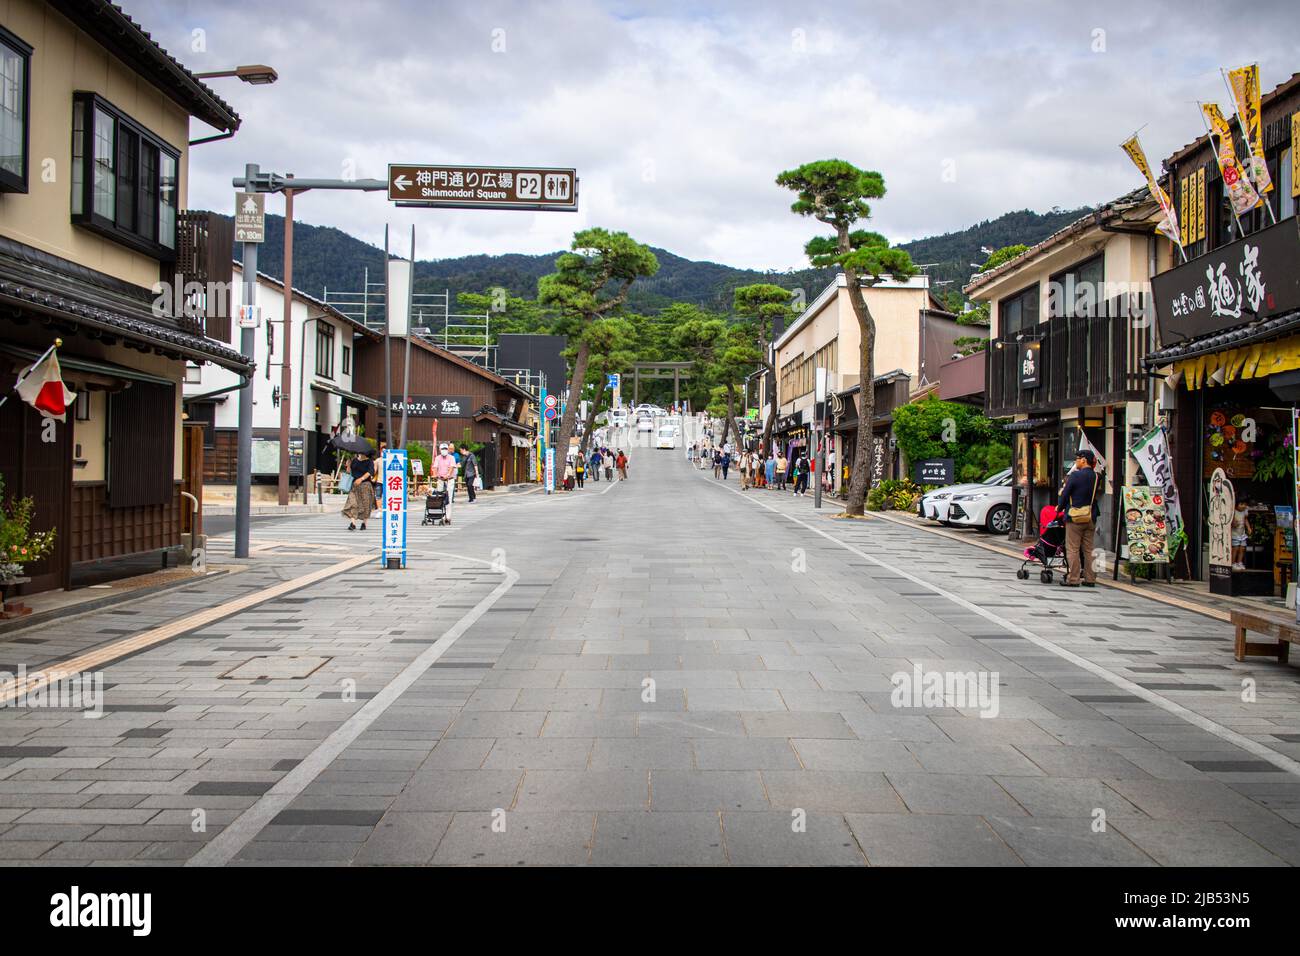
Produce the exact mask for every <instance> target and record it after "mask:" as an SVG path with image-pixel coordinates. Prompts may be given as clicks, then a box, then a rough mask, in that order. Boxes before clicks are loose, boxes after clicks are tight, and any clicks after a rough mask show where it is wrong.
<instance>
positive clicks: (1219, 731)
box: [720, 485, 1300, 777]
mask: <svg viewBox="0 0 1300 956" xmlns="http://www.w3.org/2000/svg"><path fill="white" fill-rule="evenodd" d="M720 487H724V488H726V490H727V491H730V492H731V493H732V494H734V495H740V497H741V498H743V499H745V500H746V501H753V502H754V503H755V504H758V505H760V506H761V507H763V508H766V509H767V510H768V511H771V512H772V513H773V514H777V515H780V516H781V517H783V518H788V519H789V520H791V521H793V522H794V523H795V524H797V525H801V526H803V527H804V528H807V529H808V530H809V531H812V532H813V533H815V534H819V535H821V536H822V537H823V538H825V539H826V540H828V541H834V542H835V543H836V544H838V545H839V546H840V547H842V548H844V549H845V550H848V551H852V552H853V553H854V554H856V555H858V556H859V557H861V558H865V559H866V560H868V561H870V562H871V563H872V564H874V565H876V566H877V567H880V568H884V569H885V570H886V571H890V572H892V573H894V574H897V575H900V576H902V577H904V578H906V579H907V580H909V581H911V582H912V583H913V584H919V585H921V587H923V588H927V589H928V590H930V591H933V592H934V593H935V594H938V595H940V596H942V597H945V598H947V599H948V600H949V601H952V602H953V603H954V604H956V605H958V606H960V607H964V608H966V609H967V610H969V611H974V612H975V613H976V614H978V615H979V616H980V617H982V618H985V619H986V620H989V621H992V622H993V623H994V624H997V625H998V626H999V627H1004V628H1006V629H1007V630H1008V631H1011V632H1012V633H1013V634H1017V635H1019V636H1020V637H1023V638H1024V639H1025V640H1027V641H1029V642H1030V643H1032V644H1036V645H1038V646H1039V647H1041V648H1043V649H1044V650H1047V651H1051V652H1052V653H1053V654H1055V655H1056V656H1058V657H1060V658H1063V659H1064V660H1067V661H1069V662H1070V663H1071V664H1074V665H1075V666H1077V667H1082V668H1083V669H1084V670H1086V671H1088V673H1090V674H1095V675H1096V676H1097V677H1100V678H1102V679H1103V680H1105V681H1107V682H1109V683H1111V684H1114V685H1115V686H1116V687H1118V688H1120V689H1122V690H1124V691H1126V692H1127V693H1130V694H1133V695H1134V696H1136V697H1141V698H1142V699H1143V700H1145V701H1147V702H1148V703H1151V704H1155V705H1156V706H1157V707H1159V708H1161V709H1162V710H1165V711H1168V712H1169V713H1171V714H1176V715H1177V716H1179V717H1181V718H1183V719H1184V720H1186V721H1187V722H1188V723H1190V724H1193V725H1195V726H1197V727H1199V728H1200V729H1201V730H1205V731H1208V732H1209V733H1212V734H1214V735H1215V736H1216V737H1219V738H1221V739H1223V740H1226V741H1228V742H1229V743H1232V744H1235V745H1236V746H1238V747H1240V748H1241V749H1242V750H1245V751H1247V752H1249V753H1252V754H1254V755H1255V756H1256V757H1259V758H1260V759H1262V760H1267V761H1268V762H1269V763H1271V764H1273V766H1275V767H1277V768H1279V769H1280V770H1285V771H1286V772H1287V773H1290V774H1294V775H1296V776H1298V777H1300V762H1298V761H1295V760H1292V759H1291V758H1290V757H1287V756H1285V755H1283V754H1280V753H1278V752H1277V751H1275V750H1272V749H1270V748H1269V747H1267V746H1265V745H1264V744H1261V743H1259V742H1258V741H1255V740H1251V739H1250V738H1249V737H1245V736H1242V735H1241V734H1239V733H1237V732H1236V731H1235V730H1232V729H1230V728H1228V727H1225V726H1223V725H1222V724H1220V723H1216V722H1215V721H1213V720H1210V718H1208V717H1205V716H1203V715H1201V714H1198V713H1196V712H1195V711H1193V710H1188V709H1187V708H1186V707H1184V706H1183V705H1182V704H1176V703H1174V702H1173V701H1172V700H1170V699H1169V698H1167V697H1161V696H1160V695H1159V694H1157V693H1155V692H1154V691H1152V690H1148V689H1147V688H1145V687H1143V686H1141V685H1140V684H1135V683H1134V682H1133V681H1131V680H1129V679H1128V678H1126V677H1120V676H1119V675H1118V674H1114V673H1112V672H1110V671H1108V670H1106V668H1104V667H1102V666H1101V665H1100V664H1096V663H1094V662H1093V661H1090V660H1088V659H1086V658H1083V657H1080V656H1079V655H1078V654H1076V653H1074V652H1073V651H1070V650H1067V649H1065V648H1064V647H1060V646H1059V645H1057V644H1055V643H1053V642H1052V641H1049V640H1048V639H1047V638H1045V637H1040V636H1039V635H1038V634H1035V633H1034V632H1033V631H1030V630H1028V629H1027V628H1023V627H1021V626H1020V625H1019V624H1016V623H1014V622H1012V621H1008V620H1007V619H1006V618H1004V617H1001V616H1000V615H998V614H994V613H993V612H992V611H989V610H987V609H985V608H982V607H980V606H979V605H978V604H972V603H971V602H970V601H967V600H966V599H965V598H963V597H959V596H958V595H956V594H953V593H952V592H951V591H948V590H946V589H944V588H941V587H939V585H937V584H931V583H930V582H929V581H925V580H922V579H921V578H918V577H917V576H916V575H915V574H912V573H910V572H908V571H904V570H903V569H902V568H898V567H895V566H894V565H892V564H889V563H888V562H886V561H881V560H880V559H879V558H877V557H874V556H873V555H870V554H867V552H865V551H863V550H862V549H860V548H855V547H854V546H853V545H851V544H848V543H847V542H844V541H841V540H840V539H839V538H837V537H835V536H834V535H832V534H829V533H828V532H826V531H823V530H822V529H821V528H815V527H813V526H812V525H810V524H809V523H808V522H806V521H804V520H802V519H801V518H796V517H794V516H793V515H788V514H786V513H785V512H784V511H781V510H779V509H777V508H773V507H772V506H771V505H769V504H766V503H764V502H763V501H760V500H758V499H757V498H754V497H752V496H750V495H746V494H745V493H744V492H741V491H737V490H736V489H735V488H730V487H727V486H725V485H723V486H720Z"/></svg>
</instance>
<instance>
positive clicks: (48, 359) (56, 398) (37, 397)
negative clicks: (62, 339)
mask: <svg viewBox="0 0 1300 956" xmlns="http://www.w3.org/2000/svg"><path fill="white" fill-rule="evenodd" d="M14 390H15V391H16V392H17V393H18V395H19V397H20V398H22V400H23V401H24V402H26V403H27V404H28V405H30V406H32V408H34V409H36V410H37V411H38V412H40V413H41V414H42V415H46V416H48V417H49V418H53V419H56V420H57V421H61V422H64V421H67V415H66V412H67V410H68V406H69V405H71V404H72V402H73V399H75V398H76V397H77V395H76V393H75V392H73V391H70V390H69V389H68V387H67V386H66V385H64V384H63V373H62V371H61V370H60V369H59V359H58V356H56V355H55V354H54V349H50V351H49V354H48V355H46V356H45V358H43V359H41V360H40V361H39V362H37V363H36V364H35V365H33V366H32V367H31V368H29V369H28V370H27V371H26V372H24V373H23V376H22V378H21V379H20V380H19V381H18V384H17V385H15V386H14Z"/></svg>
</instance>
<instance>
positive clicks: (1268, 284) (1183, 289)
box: [1151, 216, 1300, 346]
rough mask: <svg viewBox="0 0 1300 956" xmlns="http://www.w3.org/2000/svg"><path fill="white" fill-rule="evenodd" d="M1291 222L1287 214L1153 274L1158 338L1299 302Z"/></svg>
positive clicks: (1174, 338)
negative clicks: (1280, 219) (1240, 236)
mask: <svg viewBox="0 0 1300 956" xmlns="http://www.w3.org/2000/svg"><path fill="white" fill-rule="evenodd" d="M1297 223H1300V217H1297V216H1292V217H1291V218H1289V219H1284V220H1282V222H1279V223H1277V224H1276V225H1273V226H1269V227H1268V228H1266V229H1260V230H1259V231H1258V232H1254V233H1251V234H1250V235H1249V236H1246V237H1244V238H1242V239H1238V240H1237V241H1236V242H1231V243H1228V244H1227V245H1226V246H1221V247H1220V248H1218V249H1215V250H1213V251H1212V252H1207V253H1206V254H1205V255H1203V256H1199V257H1197V258H1195V259H1193V260H1192V261H1191V262H1187V263H1184V264H1183V265H1181V266H1178V267H1177V268H1175V269H1170V270H1168V271H1167V272H1162V273H1161V274H1160V275H1158V276H1155V277H1154V278H1153V279H1152V280H1151V292H1152V296H1153V297H1154V299H1155V306H1156V325H1157V327H1158V329H1159V331H1160V340H1161V341H1162V342H1163V343H1164V344H1165V345H1166V346H1168V345H1173V344H1176V343H1178V342H1181V341H1183V340H1184V339H1189V338H1194V337H1195V336H1198V335H1205V334H1207V333H1209V332H1217V331H1219V330H1220V329H1228V328H1232V327H1234V326H1238V325H1244V324H1246V323H1247V322H1253V321H1255V320H1256V319H1264V318H1268V317H1269V316H1273V315H1278V314H1280V313H1282V312H1288V311H1291V310H1293V309H1296V308H1300V266H1298V265H1297V263H1300V232H1298V231H1297Z"/></svg>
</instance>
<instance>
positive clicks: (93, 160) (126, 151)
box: [72, 92, 180, 262]
mask: <svg viewBox="0 0 1300 956" xmlns="http://www.w3.org/2000/svg"><path fill="white" fill-rule="evenodd" d="M179 164H180V152H179V150H177V149H175V148H174V147H172V146H171V145H169V144H168V143H166V142H165V141H164V140H162V139H161V138H160V137H159V136H157V135H156V134H154V133H152V132H150V131H149V130H148V129H146V128H145V127H143V126H141V125H140V124H139V123H137V122H136V121H135V120H133V119H131V118H130V117H129V116H127V115H126V114H125V113H123V112H121V111H120V110H118V109H117V108H116V107H115V106H113V105H112V104H111V103H109V102H108V101H107V100H105V99H104V98H103V97H101V96H99V95H98V94H96V93H87V92H78V93H75V94H73V101H72V221H73V222H74V223H76V224H77V225H79V226H84V227H85V228H87V229H89V230H91V231H93V232H96V233H99V234H100V235H102V236H105V237H107V238H109V239H112V240H114V241H116V242H120V243H122V244H123V245H126V246H130V247H131V248H132V249H135V250H137V251H139V252H143V253H145V254H146V255H149V256H152V257H153V258H155V259H157V260H159V261H160V262H171V261H173V260H174V259H175V258H176V203H177V170H178V168H179Z"/></svg>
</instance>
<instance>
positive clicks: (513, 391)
mask: <svg viewBox="0 0 1300 956" xmlns="http://www.w3.org/2000/svg"><path fill="white" fill-rule="evenodd" d="M389 348H391V350H392V351H391V357H390V358H391V364H392V381H393V394H392V398H391V399H389V398H388V397H387V396H386V395H385V389H384V342H383V341H380V342H373V343H372V342H370V341H368V340H361V339H359V340H357V354H356V371H355V374H354V376H353V380H352V381H353V387H354V388H355V389H356V390H357V391H358V392H359V393H361V394H362V395H366V396H369V397H371V398H375V399H378V400H379V402H380V403H381V407H379V408H367V409H366V412H365V428H366V434H367V435H370V436H372V437H374V438H378V439H383V440H389V436H388V434H387V424H386V420H385V419H386V415H385V413H384V407H383V405H384V404H385V403H389V404H391V406H392V409H393V431H394V432H396V431H397V430H398V429H399V428H400V427H401V426H400V422H401V415H402V405H403V401H405V402H406V404H407V414H408V416H409V417H408V420H407V430H406V438H407V441H418V442H423V443H425V444H428V443H429V442H430V441H431V440H432V438H433V427H434V422H437V429H438V441H439V442H444V441H445V442H453V443H456V444H459V443H461V442H469V443H474V444H481V445H482V446H483V448H482V452H481V454H480V455H479V460H480V463H481V465H482V468H483V485H484V487H486V488H491V487H493V486H495V485H501V484H505V485H512V484H517V483H520V482H525V481H529V480H530V474H529V454H530V451H531V448H532V442H533V430H532V428H530V427H529V426H527V425H525V424H523V420H524V414H525V411H526V409H527V407H528V403H529V402H530V401H531V400H532V396H531V395H530V394H529V393H528V391H527V390H525V389H523V388H520V387H519V386H518V385H516V384H515V383H514V382H511V381H508V380H506V379H504V378H502V377H501V376H500V375H497V374H496V373H495V372H490V371H488V370H487V369H485V368H483V367H482V366H480V365H476V364H474V363H473V362H471V361H469V360H467V359H463V358H461V357H460V356H458V355H454V354H452V353H451V352H448V351H446V350H444V349H440V348H437V347H436V346H433V345H430V344H429V343H427V342H425V341H424V340H423V339H421V338H419V337H418V336H413V337H411V339H410V362H411V381H410V386H409V387H407V386H406V384H405V382H404V380H403V373H404V370H405V364H406V352H407V340H406V339H405V338H402V337H396V336H395V337H393V338H392V339H391V340H390V344H389Z"/></svg>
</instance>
